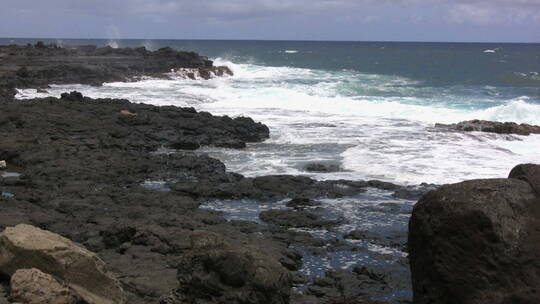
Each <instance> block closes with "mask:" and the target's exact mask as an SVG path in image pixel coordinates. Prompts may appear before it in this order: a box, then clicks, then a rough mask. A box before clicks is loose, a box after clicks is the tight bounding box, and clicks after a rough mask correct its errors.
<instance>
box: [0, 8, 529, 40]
mask: <svg viewBox="0 0 540 304" xmlns="http://www.w3.org/2000/svg"><path fill="white" fill-rule="evenodd" d="M1 2H2V3H1V10H0V37H4V38H8V37H9V38H12V37H28V38H30V37H31V38H107V39H117V38H143V39H148V38H156V39H157V38H169V39H278V40H279V39H283V40H371V41H373V40H377V41H481V42H484V41H494V42H540V0H220V1H219V0H190V1H187V0H2V1H1Z"/></svg>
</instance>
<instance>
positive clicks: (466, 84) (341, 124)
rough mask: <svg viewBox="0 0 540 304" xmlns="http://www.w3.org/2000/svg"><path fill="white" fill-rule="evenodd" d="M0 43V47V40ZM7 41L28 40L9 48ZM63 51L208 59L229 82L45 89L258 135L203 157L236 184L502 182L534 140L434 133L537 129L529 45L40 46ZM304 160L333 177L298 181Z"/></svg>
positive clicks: (531, 151)
mask: <svg viewBox="0 0 540 304" xmlns="http://www.w3.org/2000/svg"><path fill="white" fill-rule="evenodd" d="M0 42H3V43H7V42H9V40H6V41H0ZM14 42H17V43H25V42H33V41H31V40H29V41H26V40H25V41H23V40H14ZM46 42H57V43H62V44H63V45H69V44H98V45H114V46H120V47H123V46H147V47H150V48H152V49H157V48H159V47H163V46H171V47H173V48H176V49H179V50H194V51H198V52H200V53H201V54H204V55H208V56H209V57H210V58H211V59H213V60H214V61H215V64H216V65H227V66H229V67H230V68H231V69H232V70H233V72H234V76H232V77H222V78H214V79H211V80H208V81H206V80H195V81H194V80H189V79H184V77H181V75H175V74H171V80H163V79H144V80H141V81H138V82H129V83H106V84H105V85H104V86H103V87H89V86H83V85H77V84H73V85H53V86H52V88H51V89H50V90H49V93H48V94H38V93H36V92H35V91H34V90H21V92H20V94H19V95H18V97H19V98H30V97H36V96H45V95H53V96H58V95H59V94H60V93H62V92H65V91H70V90H78V91H81V92H82V93H83V94H85V95H88V96H91V97H112V98H127V99H129V100H131V101H133V102H143V103H149V104H154V105H176V106H192V107H195V108H196V109H198V110H205V111H209V112H211V113H214V114H226V115H230V116H233V117H236V116H249V117H252V118H254V119H255V120H257V121H261V122H263V123H265V124H266V125H268V126H269V127H270V132H271V138H270V139H269V140H268V141H266V142H264V143H257V144H251V145H249V146H248V148H247V149H245V150H242V151H237V150H228V149H205V152H207V153H210V154H211V155H213V156H215V157H217V158H220V159H222V160H223V161H224V162H225V163H226V165H227V167H228V168H229V170H232V171H236V172H239V173H242V174H244V175H247V176H257V175H264V174H278V173H279V174H305V175H310V176H313V177H315V178H318V179H335V178H346V179H380V180H385V181H390V182H395V183H399V184H419V183H421V182H427V183H435V184H443V183H452V182H458V181H462V180H466V179H473V178H494V177H505V176H506V175H507V174H508V172H509V171H510V169H511V168H512V167H513V166H515V165H517V164H519V163H525V162H538V161H540V135H531V136H507V135H495V134H486V133H453V132H442V131H440V130H437V129H434V128H433V126H434V124H435V123H438V122H439V123H456V122H459V121H462V120H469V119H486V120H495V121H512V122H517V123H529V124H540V74H539V73H540V58H539V56H540V45H539V44H471V43H463V44H459V43H397V42H394V43H384V42H315V41H311V42H301V41H296V42H295V41H197V40H195V41H185V40H184V41H183V40H118V41H114V43H113V44H111V41H109V40H64V41H55V40H49V41H46ZM310 162H332V163H336V164H339V165H340V167H341V169H342V170H341V171H340V172H334V173H324V174H317V173H307V172H305V170H304V167H305V165H306V164H307V163H310Z"/></svg>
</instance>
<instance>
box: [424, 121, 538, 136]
mask: <svg viewBox="0 0 540 304" xmlns="http://www.w3.org/2000/svg"><path fill="white" fill-rule="evenodd" d="M435 127H436V128H445V129H450V130H456V131H465V132H471V131H479V132H488V133H497V134H517V135H529V134H540V126H534V125H529V124H517V123H515V122H497V121H487V120H478V119H475V120H469V121H462V122H460V123H457V124H450V125H445V124H436V125H435Z"/></svg>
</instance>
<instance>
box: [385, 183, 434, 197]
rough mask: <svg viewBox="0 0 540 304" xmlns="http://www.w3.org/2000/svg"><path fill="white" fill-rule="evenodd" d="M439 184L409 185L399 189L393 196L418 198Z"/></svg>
mask: <svg viewBox="0 0 540 304" xmlns="http://www.w3.org/2000/svg"><path fill="white" fill-rule="evenodd" d="M437 187H438V186H437V185H434V184H426V183H422V184H420V185H418V186H407V187H403V188H401V189H397V190H396V191H395V192H394V193H393V194H392V197H395V198H401V199H406V200H418V199H420V198H421V197H422V195H424V194H426V193H428V192H429V191H431V190H434V189H436V188H437Z"/></svg>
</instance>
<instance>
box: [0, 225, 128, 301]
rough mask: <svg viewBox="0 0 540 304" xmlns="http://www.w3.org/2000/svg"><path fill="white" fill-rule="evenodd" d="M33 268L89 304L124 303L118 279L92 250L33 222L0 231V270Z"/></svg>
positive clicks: (9, 270)
mask: <svg viewBox="0 0 540 304" xmlns="http://www.w3.org/2000/svg"><path fill="white" fill-rule="evenodd" d="M29 268H37V269H39V270H40V271H42V272H44V273H47V274H50V275H52V276H54V277H55V278H56V279H58V280H60V281H62V282H65V283H66V284H67V285H68V286H69V287H70V288H72V289H73V290H74V291H75V292H76V293H77V294H79V295H80V296H81V297H82V298H83V299H84V300H85V301H86V302H88V303H89V304H93V303H96V304H117V303H125V296H124V292H123V290H122V288H121V287H120V284H119V282H118V281H117V280H116V279H115V278H114V277H113V276H112V274H110V273H109V272H108V271H107V270H106V268H105V263H104V262H103V261H102V260H101V259H100V258H99V257H98V256H97V255H95V254H94V253H92V252H90V251H88V250H86V249H84V248H81V247H78V246H75V245H74V244H73V243H72V242H71V241H70V240H68V239H66V238H64V237H62V236H60V235H57V234H55V233H52V232H49V231H45V230H41V229H39V228H36V227H34V226H30V225H26V224H19V225H17V226H15V227H8V228H6V229H5V230H4V231H3V232H2V233H1V234H0V273H2V274H3V275H7V276H12V275H13V274H14V273H15V272H16V271H17V270H18V269H29Z"/></svg>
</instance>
